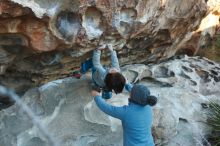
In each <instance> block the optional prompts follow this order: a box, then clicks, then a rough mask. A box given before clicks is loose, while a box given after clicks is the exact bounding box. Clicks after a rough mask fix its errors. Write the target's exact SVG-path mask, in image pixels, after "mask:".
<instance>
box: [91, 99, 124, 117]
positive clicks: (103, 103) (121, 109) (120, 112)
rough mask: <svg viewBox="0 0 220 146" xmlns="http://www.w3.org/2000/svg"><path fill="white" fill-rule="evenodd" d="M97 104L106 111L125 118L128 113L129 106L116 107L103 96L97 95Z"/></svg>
mask: <svg viewBox="0 0 220 146" xmlns="http://www.w3.org/2000/svg"><path fill="white" fill-rule="evenodd" d="M95 102H96V105H97V106H98V107H99V108H100V110H101V111H103V112H104V113H106V114H108V115H110V116H112V117H115V118H118V119H120V120H123V119H124V117H125V113H126V107H127V106H121V107H116V106H112V105H110V104H107V103H106V101H105V100H104V99H103V98H102V97H101V96H99V95H98V96H95Z"/></svg>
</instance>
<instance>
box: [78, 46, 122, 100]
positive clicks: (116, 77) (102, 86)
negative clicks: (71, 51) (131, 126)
mask: <svg viewBox="0 0 220 146" xmlns="http://www.w3.org/2000/svg"><path fill="white" fill-rule="evenodd" d="M106 48H108V50H109V51H110V52H111V67H110V68H106V67H103V66H102V64H101V63H100V56H101V51H102V50H103V49H106ZM90 68H92V80H93V83H94V87H95V88H96V89H98V90H99V91H101V90H102V97H103V98H105V99H109V98H111V97H112V91H114V92H115V93H116V94H117V93H121V92H122V90H123V88H124V86H125V83H126V79H125V77H124V76H123V75H122V74H121V72H120V67H119V62H118V58H117V54H116V51H115V50H114V49H113V47H112V45H106V44H104V45H101V46H100V47H98V48H97V49H95V50H94V51H93V57H92V58H91V59H89V60H87V61H85V62H84V63H82V66H81V72H82V73H85V72H86V71H88V70H89V69H90Z"/></svg>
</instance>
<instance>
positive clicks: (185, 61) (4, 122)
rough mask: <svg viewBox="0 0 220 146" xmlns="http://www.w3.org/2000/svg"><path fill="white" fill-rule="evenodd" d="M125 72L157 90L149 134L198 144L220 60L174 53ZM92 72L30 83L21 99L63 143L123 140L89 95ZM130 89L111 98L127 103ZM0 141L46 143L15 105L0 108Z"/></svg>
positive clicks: (20, 145) (218, 83)
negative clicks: (172, 56) (171, 55)
mask: <svg viewBox="0 0 220 146" xmlns="http://www.w3.org/2000/svg"><path fill="white" fill-rule="evenodd" d="M122 71H123V74H124V75H125V76H126V77H128V80H129V81H131V82H136V83H137V82H139V83H141V84H145V85H147V86H148V87H149V88H150V90H151V93H152V94H153V95H156V96H158V104H157V105H156V106H155V107H154V108H153V109H154V122H153V134H154V139H155V143H157V144H158V145H161V146H177V145H184V146H196V145H201V143H202V142H203V136H205V135H206V134H207V133H208V131H209V129H208V128H207V127H206V126H207V125H206V124H204V123H203V122H204V121H205V120H206V114H205V113H206V111H207V108H208V107H207V106H206V103H207V102H208V100H209V99H213V98H217V97H219V96H220V91H219V88H220V66H219V65H218V64H216V63H214V62H212V61H210V60H208V59H206V58H203V59H202V58H198V57H187V56H183V57H182V58H176V59H173V60H169V61H166V62H163V63H160V64H156V65H148V66H146V65H144V64H136V65H128V66H125V67H123V68H122ZM90 85H91V77H90V74H87V75H84V76H83V77H82V78H81V79H75V78H65V79H62V80H56V81H53V82H49V83H47V84H45V85H43V86H41V87H39V88H33V89H30V90H29V91H28V92H26V93H25V95H24V96H23V98H22V100H23V102H24V103H26V104H27V105H28V106H29V107H30V108H31V109H32V111H33V112H34V113H35V114H36V116H37V118H39V120H40V121H41V122H42V124H44V125H45V127H47V130H48V131H49V133H51V134H52V135H53V136H54V137H55V139H56V140H59V141H61V145H62V146H75V145H76V146H101V145H115V146H121V145H122V129H121V124H120V122H119V121H117V120H116V119H114V118H110V117H108V116H106V115H105V114H103V113H102V112H101V111H99V110H98V108H97V107H96V105H95V104H94V102H93V101H92V100H93V99H92V98H91V97H90V95H89V92H90V90H91V89H90V87H91V86H90ZM127 98H128V93H126V92H124V93H123V94H120V95H113V98H112V99H110V100H108V102H109V103H110V104H114V105H124V104H127ZM0 126H1V130H0V137H1V139H0V145H17V146H29V145H31V146H34V145H41V146H48V145H49V144H48V141H47V139H46V138H45V137H43V136H42V135H41V134H40V132H39V131H38V130H37V129H36V127H35V126H34V125H33V123H32V122H31V120H30V119H28V117H27V115H26V114H24V112H23V111H22V110H21V109H20V107H18V106H17V105H13V106H11V107H9V108H8V109H4V110H2V111H0Z"/></svg>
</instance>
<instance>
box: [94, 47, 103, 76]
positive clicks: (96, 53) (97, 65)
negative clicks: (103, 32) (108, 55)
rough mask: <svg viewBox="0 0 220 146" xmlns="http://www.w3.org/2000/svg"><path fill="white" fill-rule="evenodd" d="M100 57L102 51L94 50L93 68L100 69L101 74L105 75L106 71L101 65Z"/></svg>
mask: <svg viewBox="0 0 220 146" xmlns="http://www.w3.org/2000/svg"><path fill="white" fill-rule="evenodd" d="M100 56H101V51H100V50H97V49H96V50H94V51H93V57H92V63H93V66H94V67H95V68H96V69H98V70H99V71H100V72H101V73H105V69H104V67H103V66H102V64H101V63H100Z"/></svg>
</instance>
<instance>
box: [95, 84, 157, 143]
mask: <svg viewBox="0 0 220 146" xmlns="http://www.w3.org/2000/svg"><path fill="white" fill-rule="evenodd" d="M126 89H127V90H128V91H130V90H131V86H129V85H127V87H126ZM95 102H96V104H97V106H98V107H99V108H100V109H101V110H102V111H103V112H105V113H106V114H108V115H110V116H112V117H115V118H118V119H120V120H121V121H122V127H123V142H124V146H154V141H153V137H152V134H151V126H152V117H153V114H152V108H151V107H150V106H149V105H146V106H141V105H138V104H135V103H131V102H130V103H129V105H125V106H121V107H116V106H112V105H109V104H107V103H106V102H105V100H104V99H103V98H102V97H101V96H96V97H95Z"/></svg>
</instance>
